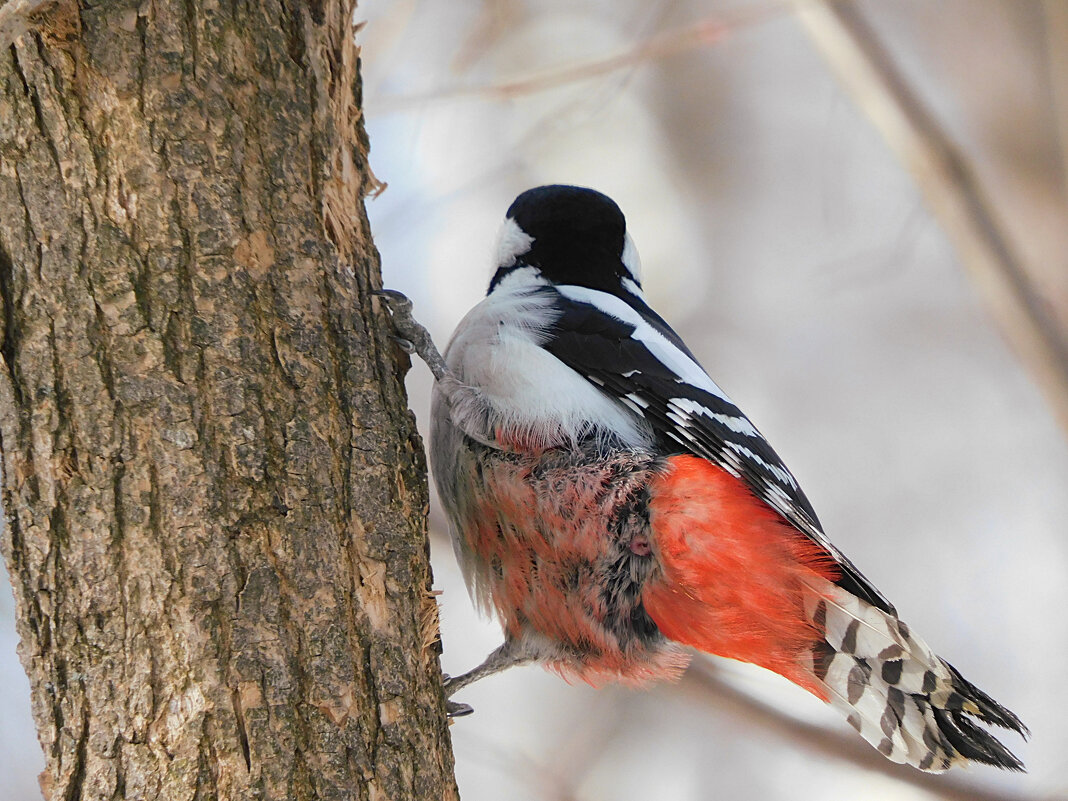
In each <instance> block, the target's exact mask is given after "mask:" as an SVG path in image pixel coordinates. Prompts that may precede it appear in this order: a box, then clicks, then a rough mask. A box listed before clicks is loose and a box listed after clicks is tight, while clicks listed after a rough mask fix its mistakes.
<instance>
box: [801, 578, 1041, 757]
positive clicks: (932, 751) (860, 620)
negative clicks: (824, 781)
mask: <svg viewBox="0 0 1068 801" xmlns="http://www.w3.org/2000/svg"><path fill="white" fill-rule="evenodd" d="M810 587H811V589H812V590H813V594H812V596H811V597H810V599H809V600H808V601H807V603H806V612H807V614H808V616H809V618H810V619H811V620H812V622H813V623H814V624H815V626H816V628H817V630H818V631H822V632H824V641H823V642H820V643H818V644H817V645H816V647H814V648H813V650H812V667H811V669H812V675H813V676H815V678H816V679H817V681H818V683H819V685H821V686H822V687H823V688H824V689H825V690H826V693H827V696H828V701H829V702H830V703H831V704H832V705H833V706H834V707H836V708H837V709H839V710H841V711H842V713H843V714H844V715H845V716H846V719H847V720H848V721H849V723H850V724H851V725H852V726H853V728H855V729H856V730H857V731H858V732H860V735H861V736H862V737H863V738H864V739H865V740H867V741H868V742H869V743H871V745H872V746H874V747H875V748H876V749H877V750H878V751H879V753H881V754H883V755H884V756H885V757H887V758H888V759H890V760H891V761H893V762H903V763H906V764H909V765H912V766H913V767H916V768H919V769H920V770H924V771H928V772H931V773H941V772H943V771H945V770H948V769H949V768H951V767H952V766H954V765H962V764H966V763H968V762H982V763H984V764H987V765H995V766H997V767H999V768H1006V769H1008V770H1017V771H1022V770H1023V769H1024V767H1023V763H1022V762H1020V760H1019V759H1017V758H1016V756H1015V755H1014V754H1013V753H1012V752H1010V751H1009V750H1008V749H1007V748H1006V747H1005V746H1003V745H1002V744H1001V743H1000V742H998V740H997V739H995V738H994V737H993V736H992V735H991V734H990V733H989V732H987V731H986V730H985V729H983V728H981V727H980V726H978V725H977V724H976V720H978V721H982V722H983V723H988V724H991V725H994V726H1000V727H1002V728H1005V729H1011V730H1012V731H1015V732H1017V733H1019V734H1020V735H1022V736H1024V737H1027V735H1028V733H1029V732H1028V730H1027V727H1026V726H1024V725H1023V723H1021V722H1020V719H1019V718H1017V717H1016V715H1014V714H1013V713H1012V712H1010V711H1009V710H1007V709H1006V708H1005V707H1003V706H1001V705H1000V704H999V703H997V702H996V701H994V699H992V698H991V697H990V696H989V695H987V694H986V693H984V692H983V691H982V690H980V689H979V688H977V687H976V686H975V685H973V684H972V683H970V682H969V681H967V680H966V679H965V678H964V677H963V676H961V675H960V673H959V672H957V670H956V669H955V668H954V667H953V666H952V665H950V664H949V663H948V662H946V661H945V660H943V659H941V658H940V657H938V656H937V655H936V654H935V653H934V652H933V651H932V650H931V649H930V648H929V647H928V645H927V644H926V643H925V642H924V641H923V640H921V639H920V638H919V637H917V636H916V635H914V634H912V633H911V632H910V631H909V628H908V626H906V625H905V624H904V623H903V622H901V621H900V620H898V619H897V617H896V616H894V615H892V614H888V613H886V612H884V611H882V610H881V609H877V608H876V607H874V606H872V605H870V604H868V603H866V602H864V601H862V600H860V599H859V598H857V597H856V596H854V595H853V594H852V593H850V592H847V591H846V590H843V589H842V588H840V587H837V586H835V585H833V584H831V583H830V582H827V581H824V580H822V579H813V581H812V582H811V585H810Z"/></svg>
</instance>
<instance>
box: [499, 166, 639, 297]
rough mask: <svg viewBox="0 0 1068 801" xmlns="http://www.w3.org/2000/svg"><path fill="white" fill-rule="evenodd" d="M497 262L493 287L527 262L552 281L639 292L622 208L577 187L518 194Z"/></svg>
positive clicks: (634, 259) (605, 198) (507, 222)
mask: <svg viewBox="0 0 1068 801" xmlns="http://www.w3.org/2000/svg"><path fill="white" fill-rule="evenodd" d="M497 265H498V266H497V272H496V274H495V275H494V276H493V281H492V282H491V283H490V290H491V291H492V290H493V288H494V287H495V286H497V284H498V283H499V282H500V281H501V280H502V279H503V278H504V277H505V276H506V275H508V274H509V273H511V272H512V271H514V270H516V269H518V268H521V267H524V266H528V267H534V268H536V269H537V270H538V271H539V272H540V273H541V274H542V275H543V276H544V277H545V278H547V279H548V280H550V281H552V282H553V283H555V284H574V285H576V286H585V287H589V288H591V289H600V290H602V291H605V292H611V293H612V294H619V293H620V291H621V288H622V289H623V290H625V291H628V292H635V291H638V292H640V286H641V275H640V274H639V270H640V268H639V266H638V258H637V253H636V251H635V250H634V246H633V245H632V244H631V243H630V238H629V237H628V236H627V224H626V220H625V219H624V217H623V212H622V211H620V210H619V206H617V205H616V204H615V202H614V201H613V200H612V199H611V198H609V197H607V196H605V195H602V194H601V193H600V192H596V191H594V190H593V189H586V188H584V187H580V186H564V185H559V184H554V185H552V186H539V187H536V188H534V189H528V190H527V191H526V192H524V193H523V194H521V195H520V196H519V197H517V198H516V199H515V201H514V202H513V203H512V205H511V206H510V207H509V208H508V214H507V219H506V220H505V223H504V227H503V228H502V230H501V236H500V239H499V241H498V262H497ZM630 284H632V285H633V286H632V287H631V288H628V285H630Z"/></svg>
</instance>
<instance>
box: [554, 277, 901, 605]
mask: <svg viewBox="0 0 1068 801" xmlns="http://www.w3.org/2000/svg"><path fill="white" fill-rule="evenodd" d="M545 291H551V292H554V293H556V295H557V297H556V298H554V306H556V307H557V308H558V309H559V311H560V316H559V318H558V319H557V320H556V322H555V324H554V325H553V326H551V327H550V328H549V330H548V331H546V335H547V337H548V338H547V340H546V341H545V342H544V343H542V347H543V348H544V349H545V350H547V351H548V352H550V353H552V354H553V355H554V356H555V357H556V358H557V359H559V360H560V361H562V362H564V363H565V364H567V365H568V366H569V367H571V369H573V370H575V371H576V372H578V373H579V374H580V375H582V376H584V377H585V378H586V379H587V380H589V381H590V382H592V383H593V384H595V385H596V386H598V387H600V388H601V390H602V391H604V392H606V393H608V394H609V395H611V396H613V397H615V398H617V399H618V400H619V401H620V402H622V403H623V404H625V405H626V406H628V407H629V408H630V409H631V410H632V411H634V412H635V413H637V414H638V415H640V416H642V417H644V418H645V419H646V420H647V421H648V422H649V423H650V425H651V426H652V427H653V429H654V430H655V431H656V432H657V434H658V435H659V436H660V438H661V443H662V444H663V445H664V446H665V447H667V448H669V449H675V448H677V449H678V451H679V452H680V453H690V454H693V455H695V456H700V457H702V458H704V459H708V460H709V461H710V462H712V463H713V464H716V465H718V466H719V467H722V468H723V469H724V470H726V471H728V472H729V473H731V474H732V475H734V476H737V477H738V478H740V479H741V480H742V481H744V482H745V483H746V484H747V485H748V486H749V488H750V489H751V490H752V492H753V493H754V494H755V495H756V496H757V497H758V498H760V499H761V500H763V501H764V502H765V503H767V504H768V506H770V507H771V508H772V509H774V510H775V511H777V512H778V513H779V514H780V515H782V516H783V517H784V518H785V519H786V520H787V521H789V522H790V523H791V524H793V526H794V527H795V528H797V529H798V531H800V532H802V533H803V534H805V535H806V536H808V537H809V538H811V539H812V540H813V541H815V542H816V543H817V544H819V545H820V546H821V547H822V548H823V549H824V550H826V551H827V552H828V553H829V554H830V555H831V556H832V557H833V558H834V559H835V561H836V562H838V564H839V565H840V567H841V570H842V577H841V579H840V580H839V581H838V582H837V584H839V586H841V587H842V588H843V589H846V590H848V591H850V592H852V593H853V594H854V595H856V596H858V597H859V598H862V599H863V600H865V601H867V602H868V603H870V604H872V605H874V606H876V607H878V608H880V609H882V610H883V611H886V612H889V613H891V614H894V609H893V606H891V604H890V603H889V602H888V601H887V600H886V599H885V598H884V597H883V596H882V594H881V593H880V592H879V591H878V590H877V589H876V588H875V587H874V586H872V584H871V582H869V581H868V580H867V579H866V578H865V577H864V576H863V574H861V573H860V571H859V570H857V569H856V567H854V566H853V564H852V563H851V562H850V561H849V559H847V558H846V557H845V556H844V555H843V554H842V553H840V552H839V551H838V549H837V548H835V547H834V545H833V544H832V543H831V542H830V541H829V540H828V539H827V537H826V536H825V535H824V533H823V529H822V527H821V526H820V523H819V519H818V518H817V517H816V513H815V511H814V510H813V509H812V504H810V503H809V500H808V498H806V497H805V493H804V492H803V491H802V490H801V487H800V485H799V484H798V483H797V480H796V479H795V478H794V476H793V474H791V473H790V471H789V469H787V467H786V465H785V464H783V462H782V460H781V459H780V458H779V456H778V454H776V453H775V451H774V450H773V449H772V447H771V446H770V445H769V444H768V442H767V440H766V439H764V437H763V436H762V435H761V434H760V432H759V431H758V430H757V429H756V427H755V426H754V425H753V424H752V423H751V422H750V420H749V418H747V417H746V416H745V415H744V414H743V413H742V411H741V410H740V409H739V408H738V407H737V406H736V405H735V404H734V402H733V401H731V399H730V398H729V397H727V394H726V393H725V392H723V390H721V389H720V388H719V387H718V386H717V385H716V384H715V382H714V381H712V379H711V378H710V377H709V376H708V374H707V373H706V372H705V371H704V369H703V368H702V367H701V366H700V365H699V364H698V363H697V360H696V359H695V358H694V357H693V354H692V353H690V351H689V349H688V348H687V347H686V345H685V344H684V343H683V342H682V340H681V339H680V338H679V336H678V335H677V334H676V333H675V332H674V331H673V330H671V328H670V327H669V326H668V325H667V323H665V322H664V321H663V320H662V319H661V318H660V317H659V316H658V315H657V314H656V313H655V312H653V311H652V310H651V309H649V307H648V306H646V305H645V304H644V302H642V301H641V300H640V299H638V298H637V297H635V298H633V299H632V301H631V302H627V301H625V300H623V299H622V298H620V297H618V296H616V295H612V294H609V293H607V292H601V291H598V290H593V289H588V288H586V287H577V286H556V287H553V288H551V289H548V290H545Z"/></svg>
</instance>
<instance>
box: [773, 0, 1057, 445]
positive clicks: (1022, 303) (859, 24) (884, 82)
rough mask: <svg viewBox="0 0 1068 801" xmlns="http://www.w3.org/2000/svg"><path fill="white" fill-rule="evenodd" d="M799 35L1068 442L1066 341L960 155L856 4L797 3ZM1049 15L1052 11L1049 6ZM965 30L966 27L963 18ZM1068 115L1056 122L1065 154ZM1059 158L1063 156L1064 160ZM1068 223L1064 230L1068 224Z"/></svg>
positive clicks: (1053, 23)
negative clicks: (918, 197) (900, 174)
mask: <svg viewBox="0 0 1068 801" xmlns="http://www.w3.org/2000/svg"><path fill="white" fill-rule="evenodd" d="M794 3H795V6H796V8H797V14H798V17H799V19H800V20H801V22H802V23H803V25H804V27H805V30H806V31H807V32H808V34H809V35H810V36H811V38H812V40H813V42H814V43H815V45H816V47H817V48H818V49H819V51H820V52H821V53H822V54H823V56H824V57H825V58H826V59H827V62H828V63H829V64H830V66H831V68H832V69H833V70H834V72H835V74H836V75H837V76H838V79H839V80H840V81H841V82H842V84H843V85H844V86H845V87H846V89H847V90H848V91H849V93H850V96H851V97H852V98H853V100H854V101H855V102H856V103H857V105H858V106H859V107H860V108H861V109H862V110H863V111H864V113H865V114H867V116H868V118H869V119H870V120H871V121H872V123H873V124H874V125H875V126H876V127H877V128H878V129H879V131H880V132H881V133H882V135H883V136H884V137H885V138H886V141H887V143H888V144H889V145H890V147H891V148H892V149H893V150H894V152H895V153H896V154H897V156H898V158H900V159H901V161H902V162H903V163H904V164H905V165H906V167H907V168H908V169H909V171H910V172H911V173H912V175H913V177H914V178H915V179H916V182H917V184H918V185H919V187H920V189H921V191H922V192H923V195H924V198H925V199H926V201H927V203H928V205H929V206H930V208H931V211H932V212H933V213H934V215H935V217H937V218H938V220H939V222H940V223H941V225H942V227H943V229H944V230H945V232H946V234H947V235H948V236H949V238H950V240H951V241H952V242H953V244H954V246H955V247H956V248H957V252H958V253H959V254H960V259H961V263H962V264H963V265H964V267H965V268H966V269H967V270H968V272H969V274H970V275H971V277H972V279H973V281H974V282H975V284H976V287H977V288H978V290H979V292H980V293H981V294H982V296H983V298H984V300H985V301H986V303H987V305H988V307H989V308H990V311H991V314H992V315H993V316H994V319H995V320H996V321H997V323H998V325H999V326H1000V327H1001V330H1002V331H1003V332H1004V334H1005V336H1006V337H1007V339H1008V340H1009V342H1010V343H1011V344H1012V346H1013V348H1014V349H1015V350H1016V352H1017V354H1018V355H1019V357H1020V358H1021V359H1022V360H1023V362H1024V364H1026V365H1027V367H1028V369H1029V370H1030V371H1031V374H1032V375H1033V376H1034V378H1035V381H1036V382H1037V383H1038V385H1039V387H1040V388H1041V389H1042V391H1043V393H1044V394H1045V396H1046V399H1047V400H1048V402H1049V404H1050V406H1051V407H1052V409H1053V413H1054V415H1055V416H1056V417H1057V419H1058V420H1059V421H1060V424H1061V427H1062V428H1063V429H1064V432H1065V433H1066V434H1068V336H1066V332H1065V329H1064V327H1063V326H1062V325H1061V324H1060V322H1059V321H1058V320H1057V318H1056V317H1055V315H1054V313H1053V310H1052V306H1051V304H1049V303H1048V302H1047V301H1046V300H1045V299H1044V298H1043V297H1042V293H1041V291H1040V290H1039V289H1038V288H1037V287H1036V285H1035V282H1034V281H1033V280H1032V277H1031V275H1030V274H1029V271H1028V269H1027V266H1026V264H1025V263H1024V261H1023V259H1021V258H1020V256H1019V254H1018V253H1017V249H1016V247H1015V244H1014V243H1013V242H1012V241H1011V238H1010V236H1009V235H1008V234H1007V232H1006V231H1005V228H1004V225H1003V223H1002V221H1001V220H1000V219H999V216H1000V215H999V213H998V211H997V207H996V205H995V204H994V203H992V202H991V199H990V198H989V196H988V193H987V191H986V190H985V189H984V187H983V186H982V185H981V184H980V181H979V180H978V178H977V177H976V174H975V171H974V170H973V169H972V167H971V165H970V164H969V162H968V159H967V157H966V156H965V155H964V153H963V152H962V151H961V150H960V149H959V148H958V147H957V146H956V145H955V143H954V142H953V141H952V139H951V138H950V137H949V135H948V134H947V133H946V131H945V130H944V128H943V127H942V126H941V125H940V124H939V122H938V120H936V119H935V117H934V115H933V114H932V113H931V111H930V110H929V109H928V108H927V107H926V105H925V103H924V102H923V101H922V99H921V98H920V96H919V95H918V93H917V92H916V91H915V90H914V89H913V88H912V86H911V85H910V84H909V82H908V81H907V80H906V79H905V77H904V76H903V75H902V74H901V72H900V70H898V68H897V65H896V64H895V62H894V59H893V57H892V56H891V54H890V53H889V52H888V51H887V50H886V48H885V47H884V46H883V45H882V43H881V42H880V41H879V38H878V36H877V35H876V34H875V32H874V31H873V29H872V27H871V26H870V25H869V24H868V22H867V20H866V19H865V17H864V14H863V12H862V11H861V10H860V9H859V8H858V7H857V5H855V4H854V3H852V2H825V1H824V0H794ZM1046 5H1047V14H1048V15H1049V19H1050V26H1049V30H1050V37H1049V48H1050V54H1051V69H1052V71H1053V76H1052V77H1053V80H1052V81H1051V84H1052V86H1053V87H1055V88H1056V98H1055V99H1059V100H1060V101H1062V102H1063V100H1064V92H1065V84H1064V81H1063V80H1059V79H1060V78H1062V77H1063V76H1064V74H1065V73H1064V70H1065V66H1064V64H1062V63H1061V61H1062V60H1063V58H1064V41H1065V39H1064V38H1060V37H1058V35H1057V34H1056V33H1055V32H1058V33H1065V27H1066V24H1068V23H1066V22H1065V16H1066V14H1068V12H1065V10H1064V9H1065V8H1066V4H1065V3H1064V2H1060V3H1058V2H1051V3H1047V4H1046ZM1054 7H1055V8H1054ZM961 23H962V24H967V23H966V21H965V20H961ZM1064 115H1065V112H1064V110H1063V107H1062V108H1061V109H1060V114H1059V115H1058V123H1059V128H1060V134H1061V144H1062V148H1063V146H1064V127H1063V126H1064V123H1065V116H1064ZM1063 152H1064V151H1063V150H1062V154H1063ZM1066 224H1068V222H1066Z"/></svg>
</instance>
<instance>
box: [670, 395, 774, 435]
mask: <svg viewBox="0 0 1068 801" xmlns="http://www.w3.org/2000/svg"><path fill="white" fill-rule="evenodd" d="M668 408H669V409H672V408H674V409H675V410H677V411H679V412H682V413H683V414H685V415H687V417H689V416H690V415H694V414H703V415H704V416H705V417H711V418H712V419H713V420H717V421H719V422H720V423H722V424H723V425H725V426H726V427H727V428H729V429H730V430H731V431H734V432H736V433H738V434H745V435H746V436H748V437H759V436H760V433H759V432H758V431H757V430H756V426H754V425H753V424H752V423H751V422H749V419H748V418H746V417H736V416H734V415H730V414H720V413H718V412H713V411H712V410H711V409H708V408H706V407H705V406H703V405H701V404H700V403H699V402H697V401H695V400H691V399H690V398H672V399H671V400H669V401H668Z"/></svg>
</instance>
